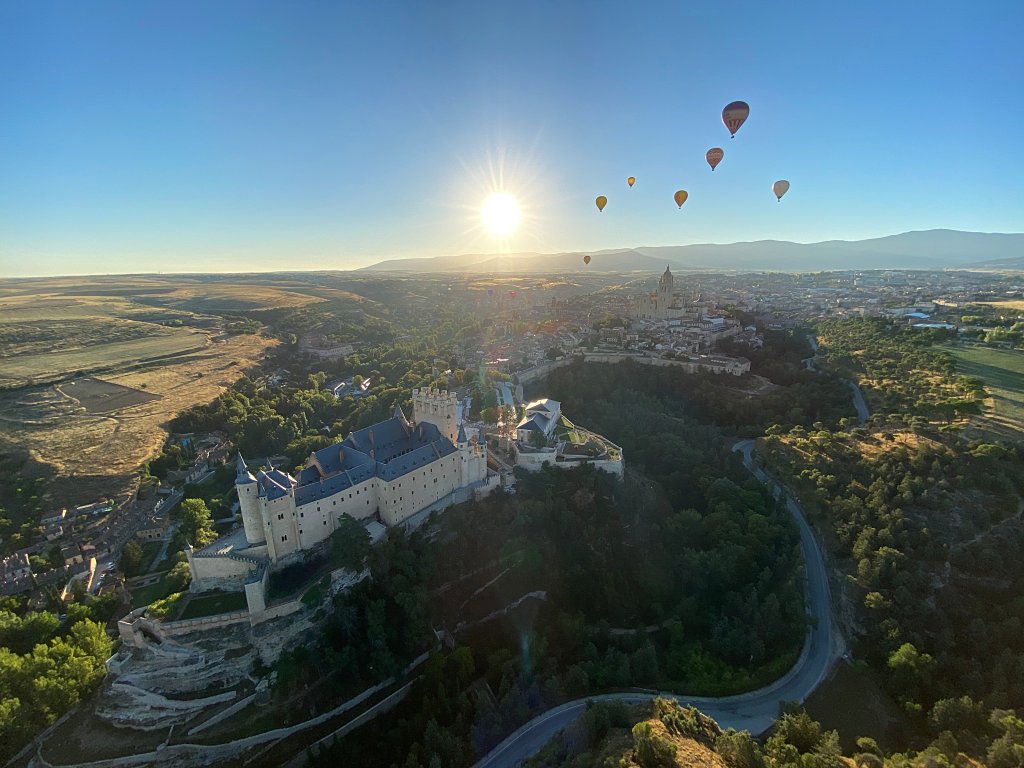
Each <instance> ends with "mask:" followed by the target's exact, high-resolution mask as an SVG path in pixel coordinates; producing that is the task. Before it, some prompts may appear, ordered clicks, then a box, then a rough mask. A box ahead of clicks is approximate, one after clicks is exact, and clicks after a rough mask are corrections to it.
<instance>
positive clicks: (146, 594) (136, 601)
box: [132, 576, 167, 608]
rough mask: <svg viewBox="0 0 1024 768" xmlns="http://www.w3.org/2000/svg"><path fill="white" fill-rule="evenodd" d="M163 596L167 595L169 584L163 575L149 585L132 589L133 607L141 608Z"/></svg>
mask: <svg viewBox="0 0 1024 768" xmlns="http://www.w3.org/2000/svg"><path fill="white" fill-rule="evenodd" d="M162 597H167V584H165V583H164V577H163V576H161V577H160V579H159V580H158V581H155V582H153V583H152V584H150V585H148V586H145V587H137V588H135V589H132V607H133V608H141V607H142V606H144V605H149V604H150V603H152V602H154V601H156V600H159V599H160V598H162Z"/></svg>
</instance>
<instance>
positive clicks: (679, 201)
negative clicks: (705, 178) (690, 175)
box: [672, 189, 689, 208]
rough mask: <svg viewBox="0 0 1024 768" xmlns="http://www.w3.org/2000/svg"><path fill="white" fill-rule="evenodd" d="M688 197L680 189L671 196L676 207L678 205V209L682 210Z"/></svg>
mask: <svg viewBox="0 0 1024 768" xmlns="http://www.w3.org/2000/svg"><path fill="white" fill-rule="evenodd" d="M688 197H689V195H688V194H686V190H685V189H680V190H679V191H678V192H676V193H675V194H674V195H673V196H672V199H673V200H675V201H676V205H678V206H679V207H680V208H682V207H683V203H685V202H686V198H688Z"/></svg>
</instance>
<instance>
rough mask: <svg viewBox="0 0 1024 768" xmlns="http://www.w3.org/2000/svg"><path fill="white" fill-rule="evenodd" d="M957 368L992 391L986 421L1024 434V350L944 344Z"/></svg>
mask: <svg viewBox="0 0 1024 768" xmlns="http://www.w3.org/2000/svg"><path fill="white" fill-rule="evenodd" d="M943 349H945V350H946V351H948V352H949V353H950V354H951V355H953V357H954V358H956V361H957V369H958V370H959V371H960V372H961V373H964V374H966V375H968V376H976V377H978V378H979V379H982V380H983V381H984V382H985V385H986V386H987V387H988V388H989V391H990V392H991V393H992V398H991V408H987V409H986V411H988V412H987V413H986V414H985V418H984V421H983V423H984V424H986V425H987V426H989V427H990V428H991V429H993V430H994V431H995V432H997V433H999V434H1000V435H1002V436H1013V433H1015V435H1016V437H1018V438H1019V437H1020V436H1022V435H1024V351H1021V350H1015V349H992V348H989V347H981V346H971V347H961V346H956V347H954V346H947V347H943Z"/></svg>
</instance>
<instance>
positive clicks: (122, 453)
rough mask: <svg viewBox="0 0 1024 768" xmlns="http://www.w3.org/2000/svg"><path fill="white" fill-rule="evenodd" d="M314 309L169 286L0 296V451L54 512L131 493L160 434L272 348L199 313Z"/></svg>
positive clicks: (26, 285) (56, 283)
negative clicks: (39, 480)
mask: <svg viewBox="0 0 1024 768" xmlns="http://www.w3.org/2000/svg"><path fill="white" fill-rule="evenodd" d="M160 297H163V298H162V299H160ZM158 299H160V300H158ZM320 301H323V299H322V298H318V297H315V296H303V295H302V294H300V293H297V292H288V291H282V290H278V289H276V288H272V287H266V286H260V285H245V284H223V283H218V282H211V283H203V282H197V281H195V280H194V279H187V278H178V277H166V278H164V277H160V276H152V277H119V278H102V277H97V278H75V279H71V278H57V279H51V280H15V281H10V282H8V283H6V284H5V285H4V286H3V288H2V289H0V451H3V452H5V453H8V454H10V455H13V456H19V457H21V458H22V459H24V460H25V461H26V462H27V465H26V467H25V470H24V471H26V472H28V473H29V474H30V475H35V476H42V477H46V478H48V483H47V491H48V494H49V497H50V499H51V502H52V503H71V502H78V503H80V501H81V499H83V498H92V497H98V496H116V495H119V494H122V493H128V492H130V491H131V488H132V484H133V482H134V476H135V474H136V472H137V470H138V468H139V466H140V465H141V464H142V462H143V461H145V460H146V459H148V458H151V457H152V456H154V455H155V454H156V453H157V452H158V451H159V450H160V447H161V446H162V445H163V442H164V440H165V438H166V430H165V425H166V423H167V422H168V421H170V419H171V418H173V417H174V416H175V415H177V414H178V413H180V412H181V411H183V410H185V409H187V408H190V407H191V406H193V405H196V404H197V403H203V402H208V401H210V400H212V399H213V398H214V397H216V396H217V395H218V394H219V393H220V392H222V391H223V390H224V389H226V388H227V387H230V386H231V385H232V384H233V383H234V382H235V381H236V380H237V379H238V378H239V377H240V376H241V375H242V374H243V373H244V372H245V371H246V370H248V369H251V368H253V367H255V366H256V365H257V364H258V363H259V361H260V360H261V359H262V357H263V355H264V353H265V351H266V350H267V348H268V347H270V346H271V345H273V344H274V342H273V341H272V340H271V339H268V338H265V337H263V336H261V335H258V334H252V333H241V334H228V333H225V332H224V327H225V323H226V320H225V318H224V317H222V316H219V315H217V314H215V313H213V312H212V311H211V312H207V311H205V310H203V309H201V307H203V306H209V307H211V308H213V307H221V308H222V309H221V310H220V311H223V312H224V313H225V314H228V313H229V309H231V308H233V307H242V306H248V307H252V308H255V309H256V310H269V309H274V308H280V307H296V306H303V305H304V304H305V303H312V302H320Z"/></svg>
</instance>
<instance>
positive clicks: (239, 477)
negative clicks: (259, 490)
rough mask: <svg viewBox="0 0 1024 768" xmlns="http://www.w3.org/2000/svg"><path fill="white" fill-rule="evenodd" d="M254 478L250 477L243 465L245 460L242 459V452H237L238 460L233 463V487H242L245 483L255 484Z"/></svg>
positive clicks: (247, 469) (250, 474)
mask: <svg viewBox="0 0 1024 768" xmlns="http://www.w3.org/2000/svg"><path fill="white" fill-rule="evenodd" d="M255 482H256V478H255V477H253V476H252V473H251V472H250V471H249V467H247V466H246V464H245V459H243V458H242V452H241V451H239V452H238V460H237V461H236V462H235V485H244V484H245V483H255Z"/></svg>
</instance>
